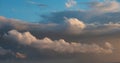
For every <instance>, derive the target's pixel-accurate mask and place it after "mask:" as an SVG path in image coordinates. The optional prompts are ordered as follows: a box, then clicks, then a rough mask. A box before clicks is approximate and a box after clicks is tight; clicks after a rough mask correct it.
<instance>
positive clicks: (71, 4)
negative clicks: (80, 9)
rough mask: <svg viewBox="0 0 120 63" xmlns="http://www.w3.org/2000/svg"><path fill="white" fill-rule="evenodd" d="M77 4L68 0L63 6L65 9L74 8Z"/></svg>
mask: <svg viewBox="0 0 120 63" xmlns="http://www.w3.org/2000/svg"><path fill="white" fill-rule="evenodd" d="M76 4H77V2H76V1H75V0H68V1H67V2H66V3H65V5H66V7H67V8H71V7H73V6H75V5H76Z"/></svg>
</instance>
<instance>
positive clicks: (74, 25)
mask: <svg viewBox="0 0 120 63" xmlns="http://www.w3.org/2000/svg"><path fill="white" fill-rule="evenodd" d="M65 23H66V26H67V30H66V31H67V32H68V31H69V32H70V33H74V34H78V33H80V31H81V30H83V29H84V28H85V27H86V24H85V23H84V22H83V21H80V20H78V19H76V18H70V19H67V18H65Z"/></svg>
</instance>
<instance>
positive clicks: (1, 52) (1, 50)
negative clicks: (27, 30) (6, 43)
mask: <svg viewBox="0 0 120 63" xmlns="http://www.w3.org/2000/svg"><path fill="white" fill-rule="evenodd" d="M10 52H11V51H10V50H7V49H4V48H2V47H0V55H6V54H8V53H10Z"/></svg>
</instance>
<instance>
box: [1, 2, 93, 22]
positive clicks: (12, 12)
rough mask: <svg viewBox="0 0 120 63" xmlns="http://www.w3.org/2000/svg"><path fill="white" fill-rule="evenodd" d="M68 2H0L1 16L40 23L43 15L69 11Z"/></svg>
mask: <svg viewBox="0 0 120 63" xmlns="http://www.w3.org/2000/svg"><path fill="white" fill-rule="evenodd" d="M28 1H33V2H37V3H41V4H45V5H48V6H46V7H40V6H37V5H34V4H30V3H28ZM76 1H77V2H78V3H79V2H87V1H94V0H76ZM66 2H67V0H0V16H5V17H7V18H15V19H20V20H23V21H29V22H38V21H40V16H39V15H41V14H47V13H50V12H54V11H64V10H68V9H67V8H66V7H65V3H66ZM79 7H80V6H78V8H79ZM81 7H84V6H81Z"/></svg>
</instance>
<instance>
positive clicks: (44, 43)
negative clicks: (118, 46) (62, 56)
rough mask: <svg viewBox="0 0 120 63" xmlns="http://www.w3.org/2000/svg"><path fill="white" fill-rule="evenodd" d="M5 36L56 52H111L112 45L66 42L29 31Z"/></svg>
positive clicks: (9, 33)
mask: <svg viewBox="0 0 120 63" xmlns="http://www.w3.org/2000/svg"><path fill="white" fill-rule="evenodd" d="M7 37H11V38H12V39H14V40H17V41H18V42H19V43H20V44H23V45H29V46H32V47H34V48H37V49H39V50H51V51H55V52H57V53H112V49H113V47H112V45H111V44H110V43H109V42H106V43H105V45H104V46H105V47H106V48H104V47H102V46H99V45H97V44H94V43H93V44H82V43H77V42H66V41H65V40H64V39H60V40H51V39H50V38H47V37H46V38H43V39H37V38H36V37H35V36H33V35H31V33H29V32H24V33H20V32H18V31H16V30H11V31H9V32H8V35H7Z"/></svg>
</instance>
